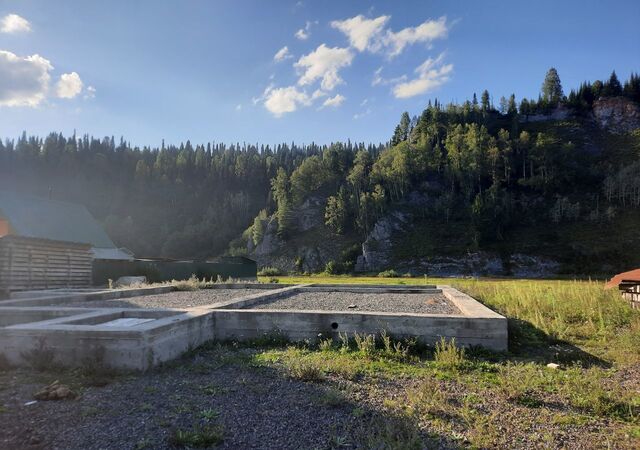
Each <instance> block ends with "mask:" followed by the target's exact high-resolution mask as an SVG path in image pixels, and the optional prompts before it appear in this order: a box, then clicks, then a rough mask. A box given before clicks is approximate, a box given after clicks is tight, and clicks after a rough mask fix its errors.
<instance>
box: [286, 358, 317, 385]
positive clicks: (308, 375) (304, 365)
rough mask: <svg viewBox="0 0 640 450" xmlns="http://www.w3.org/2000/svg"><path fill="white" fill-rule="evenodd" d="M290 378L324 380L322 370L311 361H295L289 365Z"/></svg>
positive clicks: (313, 380)
mask: <svg viewBox="0 0 640 450" xmlns="http://www.w3.org/2000/svg"><path fill="white" fill-rule="evenodd" d="M289 374H290V375H291V377H292V378H295V379H297V380H300V381H312V382H320V381H323V380H324V372H323V371H322V369H321V368H320V367H319V366H318V365H317V364H316V363H314V362H312V361H305V360H301V361H296V362H295V363H294V364H292V365H291V366H290V367H289Z"/></svg>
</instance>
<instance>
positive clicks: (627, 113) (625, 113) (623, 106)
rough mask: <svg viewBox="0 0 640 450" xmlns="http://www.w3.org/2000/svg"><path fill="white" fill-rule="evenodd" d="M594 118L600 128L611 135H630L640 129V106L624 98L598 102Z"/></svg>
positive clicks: (595, 103) (594, 109)
mask: <svg viewBox="0 0 640 450" xmlns="http://www.w3.org/2000/svg"><path fill="white" fill-rule="evenodd" d="M593 117H594V118H595V120H596V122H597V123H598V125H599V126H600V128H602V129H603V130H605V131H608V132H610V133H615V134H622V133H629V132H631V131H633V130H635V129H638V128H640V106H638V105H637V104H636V103H634V102H632V101H631V100H629V99H627V98H624V97H611V98H602V99H599V100H596V101H595V102H593Z"/></svg>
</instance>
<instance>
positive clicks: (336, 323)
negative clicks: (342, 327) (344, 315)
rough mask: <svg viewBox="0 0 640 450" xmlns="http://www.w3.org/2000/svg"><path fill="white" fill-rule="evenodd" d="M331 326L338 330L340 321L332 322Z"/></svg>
mask: <svg viewBox="0 0 640 450" xmlns="http://www.w3.org/2000/svg"><path fill="white" fill-rule="evenodd" d="M331 328H333V329H334V330H337V329H338V322H333V323H332V324H331Z"/></svg>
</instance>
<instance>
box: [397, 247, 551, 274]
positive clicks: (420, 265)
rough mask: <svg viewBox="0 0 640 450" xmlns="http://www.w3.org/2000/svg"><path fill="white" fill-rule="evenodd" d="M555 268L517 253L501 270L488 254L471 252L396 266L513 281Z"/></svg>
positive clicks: (415, 271) (545, 260) (498, 261)
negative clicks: (507, 265) (506, 278)
mask: <svg viewBox="0 0 640 450" xmlns="http://www.w3.org/2000/svg"><path fill="white" fill-rule="evenodd" d="M559 268H560V264H559V263H558V262H557V261H553V260H551V259H548V258H543V257H539V256H532V255H524V254H520V253H518V254H513V255H511V256H510V257H509V267H505V264H504V261H503V259H502V258H501V257H500V256H499V255H497V254H494V253H491V252H471V253H468V254H466V255H464V256H460V257H433V258H421V259H417V260H413V261H410V262H409V263H405V264H399V269H400V270H401V271H407V272H411V273H412V274H414V275H422V274H426V275H430V276H439V277H457V276H474V277H477V276H506V275H510V276H514V277H517V278H544V277H548V276H552V275H555V274H557V273H558V270H559Z"/></svg>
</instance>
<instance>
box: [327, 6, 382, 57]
mask: <svg viewBox="0 0 640 450" xmlns="http://www.w3.org/2000/svg"><path fill="white" fill-rule="evenodd" d="M390 18H391V17H390V16H380V17H377V18H375V19H367V18H365V17H364V16H363V15H358V16H355V17H352V18H350V19H346V20H334V21H333V22H331V26H332V27H333V28H336V29H338V30H340V31H342V32H343V33H344V34H345V35H347V37H348V38H349V42H350V43H351V45H352V46H353V47H354V48H356V49H357V50H358V51H361V52H362V51H364V50H365V49H369V50H372V51H373V50H375V48H376V46H377V45H376V44H375V43H374V42H372V41H374V40H375V39H376V38H377V37H378V36H379V35H380V33H381V32H382V30H383V29H384V26H385V24H386V23H387V21H388V20H389V19H390Z"/></svg>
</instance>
